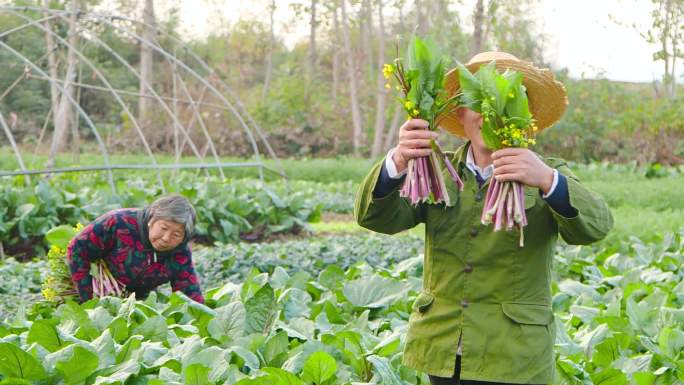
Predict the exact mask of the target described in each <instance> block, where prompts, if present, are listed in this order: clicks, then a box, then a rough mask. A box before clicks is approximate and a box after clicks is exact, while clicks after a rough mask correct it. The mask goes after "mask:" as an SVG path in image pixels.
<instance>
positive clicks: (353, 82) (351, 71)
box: [341, 0, 363, 156]
mask: <svg viewBox="0 0 684 385" xmlns="http://www.w3.org/2000/svg"><path fill="white" fill-rule="evenodd" d="M346 2H347V0H342V3H341V4H342V7H341V10H342V39H343V43H344V56H345V59H346V62H347V77H348V78H349V98H350V103H351V105H350V108H351V112H352V149H353V151H354V155H355V156H359V155H360V153H361V139H362V134H363V124H362V119H361V107H360V105H359V85H358V78H357V76H356V67H355V65H354V57H353V56H352V49H351V37H350V35H349V21H348V19H347V6H346V4H345V3H346Z"/></svg>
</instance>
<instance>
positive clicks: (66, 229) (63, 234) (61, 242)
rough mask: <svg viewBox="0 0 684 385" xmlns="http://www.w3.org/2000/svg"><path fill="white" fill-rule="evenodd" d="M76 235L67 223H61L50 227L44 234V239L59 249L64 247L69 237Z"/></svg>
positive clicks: (67, 243) (69, 239)
mask: <svg viewBox="0 0 684 385" xmlns="http://www.w3.org/2000/svg"><path fill="white" fill-rule="evenodd" d="M75 235H76V230H75V229H74V228H73V227H71V226H68V225H61V226H57V227H54V228H52V229H51V230H50V231H48V232H47V234H45V239H46V240H47V241H48V243H49V244H51V245H53V246H57V247H59V248H60V249H63V250H64V249H66V248H67V246H68V245H69V242H71V239H72V238H73V237H74V236H75Z"/></svg>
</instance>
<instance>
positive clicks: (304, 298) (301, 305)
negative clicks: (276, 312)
mask: <svg viewBox="0 0 684 385" xmlns="http://www.w3.org/2000/svg"><path fill="white" fill-rule="evenodd" d="M311 301H312V298H311V295H310V294H309V293H307V292H306V291H304V290H302V289H297V288H294V287H291V288H288V289H286V290H285V291H284V292H283V293H282V294H281V295H280V298H279V300H278V302H281V303H282V304H283V308H284V315H285V319H286V320H289V319H292V318H297V317H309V315H311V308H310V307H309V306H310V304H311Z"/></svg>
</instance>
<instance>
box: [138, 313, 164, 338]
mask: <svg viewBox="0 0 684 385" xmlns="http://www.w3.org/2000/svg"><path fill="white" fill-rule="evenodd" d="M133 334H139V335H141V336H143V337H145V339H146V340H150V341H156V342H163V341H166V337H167V336H168V329H167V326H166V319H165V318H164V317H162V316H154V317H152V318H148V319H146V320H145V322H143V323H142V324H141V325H140V326H138V327H136V328H134V329H133Z"/></svg>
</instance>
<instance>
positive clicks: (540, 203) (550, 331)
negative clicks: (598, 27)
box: [354, 143, 613, 384]
mask: <svg viewBox="0 0 684 385" xmlns="http://www.w3.org/2000/svg"><path fill="white" fill-rule="evenodd" d="M468 145H469V144H468V143H466V144H465V145H463V146H461V147H460V148H459V149H458V150H457V151H456V152H455V153H449V156H450V158H451V160H452V164H454V166H456V169H457V171H458V173H459V175H460V176H461V178H462V179H463V182H464V184H465V187H464V189H463V191H461V192H459V191H458V189H457V188H456V186H455V185H454V184H453V183H451V180H450V179H449V178H448V175H446V176H445V178H447V185H448V186H449V187H448V190H449V194H450V196H451V198H452V201H455V202H456V203H455V204H454V205H453V206H451V207H446V208H445V206H444V205H443V204H441V205H427V204H419V205H417V206H415V207H413V206H411V204H410V203H409V202H408V201H407V200H406V199H404V198H401V197H400V196H399V187H398V188H396V189H395V190H394V191H393V192H391V193H390V194H388V195H387V196H385V197H382V198H379V199H374V198H373V189H374V188H375V184H376V182H377V180H378V176H379V174H380V170H381V166H382V163H378V164H377V165H376V166H375V167H374V168H373V169H372V170H371V171H370V173H369V174H368V175H367V176H366V178H365V180H364V181H363V183H362V184H361V186H360V188H359V190H358V193H357V196H356V202H355V208H354V214H355V216H356V220H357V222H358V223H359V225H361V226H363V227H365V228H367V229H370V230H372V231H376V232H380V233H386V234H394V233H398V232H400V231H402V230H406V229H409V228H412V227H414V226H416V225H417V224H418V223H425V257H424V266H423V286H422V291H421V293H420V294H419V295H418V297H417V298H416V301H415V302H414V305H413V311H412V312H411V315H410V318H409V328H408V332H407V335H406V342H405V346H404V354H403V363H404V365H406V366H408V367H411V368H414V369H416V370H419V371H422V372H426V373H428V374H431V375H434V376H440V377H451V376H452V375H453V374H454V367H455V360H456V351H457V349H458V338H459V334H460V333H461V331H462V332H463V334H462V358H461V379H468V380H479V381H492V382H507V383H523V384H525V383H527V384H541V383H550V382H552V381H553V376H554V370H555V355H554V351H553V347H554V341H555V335H556V330H555V322H554V315H553V310H552V308H551V277H552V274H551V266H552V262H553V253H554V247H555V245H556V241H557V239H558V234H560V236H561V237H562V238H563V239H564V240H565V241H566V242H567V243H569V244H589V243H592V242H595V241H597V240H600V239H602V238H604V237H605V236H606V234H607V233H608V231H609V230H610V229H611V227H612V225H613V217H612V215H611V213H610V211H609V209H608V207H607V206H606V204H605V202H604V201H603V199H601V197H599V196H598V195H597V194H595V193H593V192H591V191H589V190H587V189H586V188H585V187H584V186H582V184H580V181H579V180H578V178H577V177H576V176H575V175H574V174H573V173H572V172H571V171H570V169H569V168H568V167H567V165H566V164H565V162H563V161H562V160H560V159H552V158H548V159H543V160H544V162H545V163H546V164H548V165H549V166H551V167H553V168H556V169H558V171H559V172H560V173H562V174H563V175H565V176H566V177H567V181H568V192H569V195H570V204H571V205H572V207H574V208H575V209H576V210H577V212H578V214H577V215H576V216H575V217H573V218H565V217H563V216H562V215H560V214H559V213H557V212H555V211H554V210H553V209H552V208H551V207H550V206H549V205H548V204H547V203H546V202H545V201H544V200H543V199H542V198H541V196H540V194H539V190H538V189H537V188H533V187H529V186H525V211H526V215H527V219H528V225H527V226H526V227H525V228H524V235H525V246H524V247H523V248H520V247H519V245H518V238H519V232H518V231H517V230H514V231H499V232H493V231H492V226H484V225H482V224H481V223H480V214H481V212H482V206H483V200H484V197H485V195H486V192H487V187H488V186H489V183H488V181H487V182H486V183H485V184H484V185H483V186H482V187H481V188H478V186H477V181H476V180H475V176H474V175H473V174H472V173H471V172H470V171H469V170H468V169H467V168H466V166H465V162H466V154H467V146H468ZM490 179H491V178H490Z"/></svg>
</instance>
